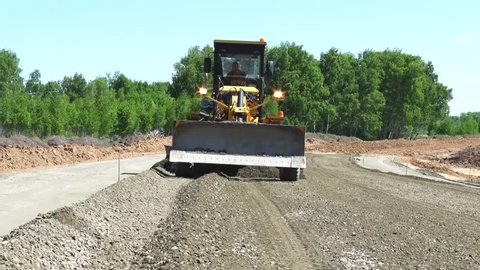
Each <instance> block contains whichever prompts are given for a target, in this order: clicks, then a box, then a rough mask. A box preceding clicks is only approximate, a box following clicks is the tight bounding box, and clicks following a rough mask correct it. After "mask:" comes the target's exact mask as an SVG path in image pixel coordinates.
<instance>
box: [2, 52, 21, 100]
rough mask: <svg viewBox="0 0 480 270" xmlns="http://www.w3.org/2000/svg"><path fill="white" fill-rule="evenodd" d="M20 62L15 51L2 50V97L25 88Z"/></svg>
mask: <svg viewBox="0 0 480 270" xmlns="http://www.w3.org/2000/svg"><path fill="white" fill-rule="evenodd" d="M19 63H20V60H19V59H18V58H17V55H16V54H15V53H13V52H11V51H7V50H3V49H2V50H0V97H2V96H5V95H8V94H10V93H13V92H19V91H23V90H24V87H23V78H22V77H21V76H20V73H21V72H22V70H21V69H20V67H19Z"/></svg>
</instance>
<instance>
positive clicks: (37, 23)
mask: <svg viewBox="0 0 480 270" xmlns="http://www.w3.org/2000/svg"><path fill="white" fill-rule="evenodd" d="M169 2H170V1H169ZM171 2H172V3H167V2H163V1H146V0H143V1H142V0H138V1H126V0H116V1H106V0H105V1H99V0H97V1H91V0H82V1H65V0H44V1H25V0H16V1H3V3H1V4H0V49H8V50H11V51H13V52H15V53H16V54H17V56H18V57H19V58H20V67H21V68H22V69H23V73H22V76H23V77H24V78H28V75H29V73H30V72H32V71H33V70H35V69H38V70H40V73H41V74H42V81H43V82H47V81H50V80H61V79H62V78H63V77H64V76H70V75H73V74H74V73H75V72H78V73H81V74H83V75H84V76H85V77H86V79H87V80H92V79H94V78H96V77H98V76H104V75H105V74H106V73H113V72H115V71H120V72H122V73H124V74H125V75H126V76H127V77H129V78H131V79H136V80H144V81H149V82H152V81H170V80H171V76H172V73H173V71H174V69H173V64H174V63H175V62H177V61H179V60H180V59H181V58H182V57H183V56H184V55H185V54H186V53H187V51H188V49H189V48H190V47H192V46H195V45H199V46H202V47H203V46H204V45H207V44H210V45H211V44H212V43H213V40H214V39H244V40H257V39H259V38H260V37H264V38H265V39H266V40H267V42H268V44H269V45H270V46H276V45H279V44H280V42H283V41H290V42H295V43H296V44H301V45H303V46H304V48H305V50H307V51H308V52H309V53H311V54H312V55H314V56H315V57H316V58H319V56H320V54H321V53H322V52H326V51H327V50H328V49H330V48H332V47H336V48H338V49H339V50H340V51H342V52H350V53H353V54H355V55H356V54H357V53H360V52H362V51H364V50H365V49H373V50H384V49H387V48H389V49H401V50H402V51H403V52H405V53H409V54H414V55H419V56H421V57H422V58H423V59H424V60H425V61H431V62H432V63H433V65H434V67H435V70H436V73H437V74H438V75H439V80H440V82H442V83H443V84H445V85H447V86H449V87H450V88H452V89H453V97H454V98H453V100H452V101H451V102H450V112H451V115H459V114H460V113H461V112H466V111H480V15H479V11H480V1H478V0H458V1H438V0H437V1H433V0H431V1H429V0H423V1H421V0H417V1H413V0H406V1H385V0H384V1H373V0H363V1H353V0H352V1H347V0H343V1H342V0H340V1H303V0H296V1H260V0H257V1H251V0H243V1H238V0H237V1H221V2H220V1H210V0H204V1H183V0H177V1H171Z"/></svg>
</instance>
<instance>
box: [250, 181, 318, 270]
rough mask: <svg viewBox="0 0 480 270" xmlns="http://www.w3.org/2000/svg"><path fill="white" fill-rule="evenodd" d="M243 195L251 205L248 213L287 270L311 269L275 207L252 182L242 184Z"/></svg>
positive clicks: (305, 254) (302, 250) (292, 232)
mask: <svg viewBox="0 0 480 270" xmlns="http://www.w3.org/2000/svg"><path fill="white" fill-rule="evenodd" d="M243 187H244V188H245V193H244V194H245V195H246V196H247V200H248V197H250V198H251V200H249V201H250V202H251V203H252V204H253V205H252V207H250V211H251V212H252V214H253V215H256V220H257V225H259V226H263V228H262V229H263V230H264V232H268V236H269V239H267V241H269V242H270V243H271V245H270V247H272V248H273V249H274V250H275V253H277V255H278V256H279V257H280V258H282V260H283V261H284V263H285V264H286V266H287V268H288V269H312V264H311V262H310V259H309V257H308V255H307V252H306V251H305V248H304V246H303V244H302V242H300V240H299V239H298V238H297V236H296V234H295V232H294V231H293V230H292V228H291V227H290V225H289V224H288V223H287V221H286V220H285V218H284V217H283V215H282V214H281V213H280V211H279V210H278V208H277V206H276V205H275V204H274V203H273V202H272V201H271V200H269V199H268V198H267V197H266V196H265V195H264V194H263V192H262V191H261V189H260V188H259V187H258V186H257V185H255V184H254V183H252V182H244V185H243Z"/></svg>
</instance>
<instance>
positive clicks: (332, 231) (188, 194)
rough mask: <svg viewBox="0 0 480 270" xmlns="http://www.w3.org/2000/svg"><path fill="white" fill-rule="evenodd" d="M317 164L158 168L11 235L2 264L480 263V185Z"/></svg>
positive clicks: (327, 159)
mask: <svg viewBox="0 0 480 270" xmlns="http://www.w3.org/2000/svg"><path fill="white" fill-rule="evenodd" d="M307 163H308V168H307V169H306V170H305V172H304V174H305V179H301V180H299V181H297V182H280V181H277V180H275V179H268V180H252V179H248V180H238V179H235V180H234V179H230V180H229V179H227V178H225V177H223V176H220V175H218V174H215V173H210V174H207V175H204V176H202V177H200V178H198V179H195V180H187V179H183V178H163V177H160V176H159V175H157V174H155V173H154V172H153V171H148V172H146V173H144V174H142V175H141V176H139V177H133V178H130V180H129V181H125V180H124V181H123V182H121V183H120V184H118V185H115V186H112V187H111V188H108V189H105V190H104V191H102V192H100V193H99V194H97V195H95V196H93V197H92V198H91V199H89V200H87V201H86V202H85V203H82V204H79V205H77V206H75V207H72V208H66V209H62V210H59V211H57V212H53V213H50V214H48V215H45V216H42V217H40V218H39V219H37V220H34V221H33V222H31V223H30V224H27V225H24V226H23V227H21V228H19V229H18V230H16V231H14V232H12V233H11V234H10V235H7V236H6V237H5V238H4V240H3V242H2V244H1V246H0V269H2V270H3V269H10V268H13V269H16V268H17V269H55V268H61V269H75V267H76V269H256V268H257V269H477V270H478V269H479V268H480V249H479V246H480V230H479V228H480V190H478V189H473V188H468V187H463V186H457V185H452V184H448V183H439V182H434V181H429V180H420V179H415V178H410V177H403V176H396V175H391V174H385V173H380V172H372V171H368V170H365V169H362V168H360V167H358V166H356V165H354V164H352V163H351V161H350V159H349V157H348V156H344V155H308V156H307ZM244 174H245V175H249V176H251V174H248V173H247V172H246V171H245V172H244ZM175 194H176V199H175V200H174V199H173V198H174V196H175ZM2 265H3V267H4V268H2Z"/></svg>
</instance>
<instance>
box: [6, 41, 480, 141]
mask: <svg viewBox="0 0 480 270" xmlns="http://www.w3.org/2000/svg"><path fill="white" fill-rule="evenodd" d="M212 53H213V49H212V47H211V46H205V47H203V48H200V47H198V46H196V47H192V48H190V49H189V51H188V52H187V54H186V55H185V56H184V57H183V58H182V59H180V61H179V62H177V63H176V64H175V65H174V68H175V71H174V74H173V77H172V82H171V83H170V82H153V83H148V82H142V81H135V80H131V79H129V78H127V77H126V76H125V75H124V74H121V73H119V72H116V73H115V74H113V75H111V74H109V75H107V76H103V77H98V78H96V79H94V80H92V81H88V82H87V80H86V79H85V78H84V77H83V75H82V74H78V73H76V74H74V75H72V76H65V77H64V78H63V79H62V80H59V81H49V82H46V83H43V82H42V81H41V73H40V72H39V71H38V70H35V71H33V72H32V73H30V75H29V77H28V78H27V79H26V80H24V79H23V78H22V77H21V75H20V73H21V69H20V67H19V62H20V60H19V59H18V58H17V56H16V55H15V53H13V52H11V51H7V50H1V51H0V135H2V136H9V135H12V134H25V135H30V136H39V137H47V136H50V135H63V136H96V137H109V136H112V135H115V134H118V135H121V136H124V135H128V134H132V133H135V132H142V133H146V132H149V131H152V130H161V131H165V132H166V133H168V132H169V131H170V129H171V127H172V126H173V123H174V121H175V120H176V119H186V118H188V116H189V114H190V112H191V111H195V110H198V108H199V104H200V102H199V98H198V97H196V96H195V95H194V92H195V89H196V88H197V87H198V86H199V85H201V84H202V83H203V81H204V77H203V74H202V72H203V67H202V65H203V59H204V58H205V57H211V56H212ZM266 59H268V60H274V61H275V71H274V74H273V75H272V76H268V77H267V78H266V83H267V86H269V89H274V88H275V89H277V88H282V89H283V90H284V91H286V93H287V99H286V101H285V102H282V103H280V104H276V103H274V102H272V101H271V100H270V102H269V104H268V106H265V108H264V109H265V113H267V114H268V113H272V114H274V113H277V111H278V110H283V111H284V112H285V115H286V118H285V123H286V124H300V125H304V126H305V127H306V129H307V131H315V132H324V133H333V134H338V135H347V136H357V137H360V138H363V139H376V138H398V137H414V136H415V135H417V134H430V135H436V134H449V135H455V134H477V133H479V123H480V117H479V114H480V113H466V114H462V116H460V117H456V118H455V117H449V116H448V101H449V100H450V99H451V98H452V96H451V92H452V90H451V89H449V88H448V87H447V86H445V85H443V84H441V83H440V82H439V81H438V76H437V75H436V74H435V72H434V68H433V64H432V63H430V62H425V61H423V60H422V59H421V58H420V57H419V56H413V55H409V54H405V53H403V52H401V51H399V50H385V51H381V52H376V51H371V50H366V51H364V52H363V53H361V54H359V55H357V56H354V55H352V54H349V53H342V52H339V51H338V50H337V49H334V48H332V49H331V50H329V51H328V52H326V53H323V54H321V55H320V57H319V59H316V58H315V57H314V56H312V55H311V54H309V53H308V52H306V51H305V50H304V49H303V47H302V46H300V45H296V44H295V43H282V44H281V45H279V46H277V47H272V48H268V50H267V53H266ZM210 77H211V76H210Z"/></svg>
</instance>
